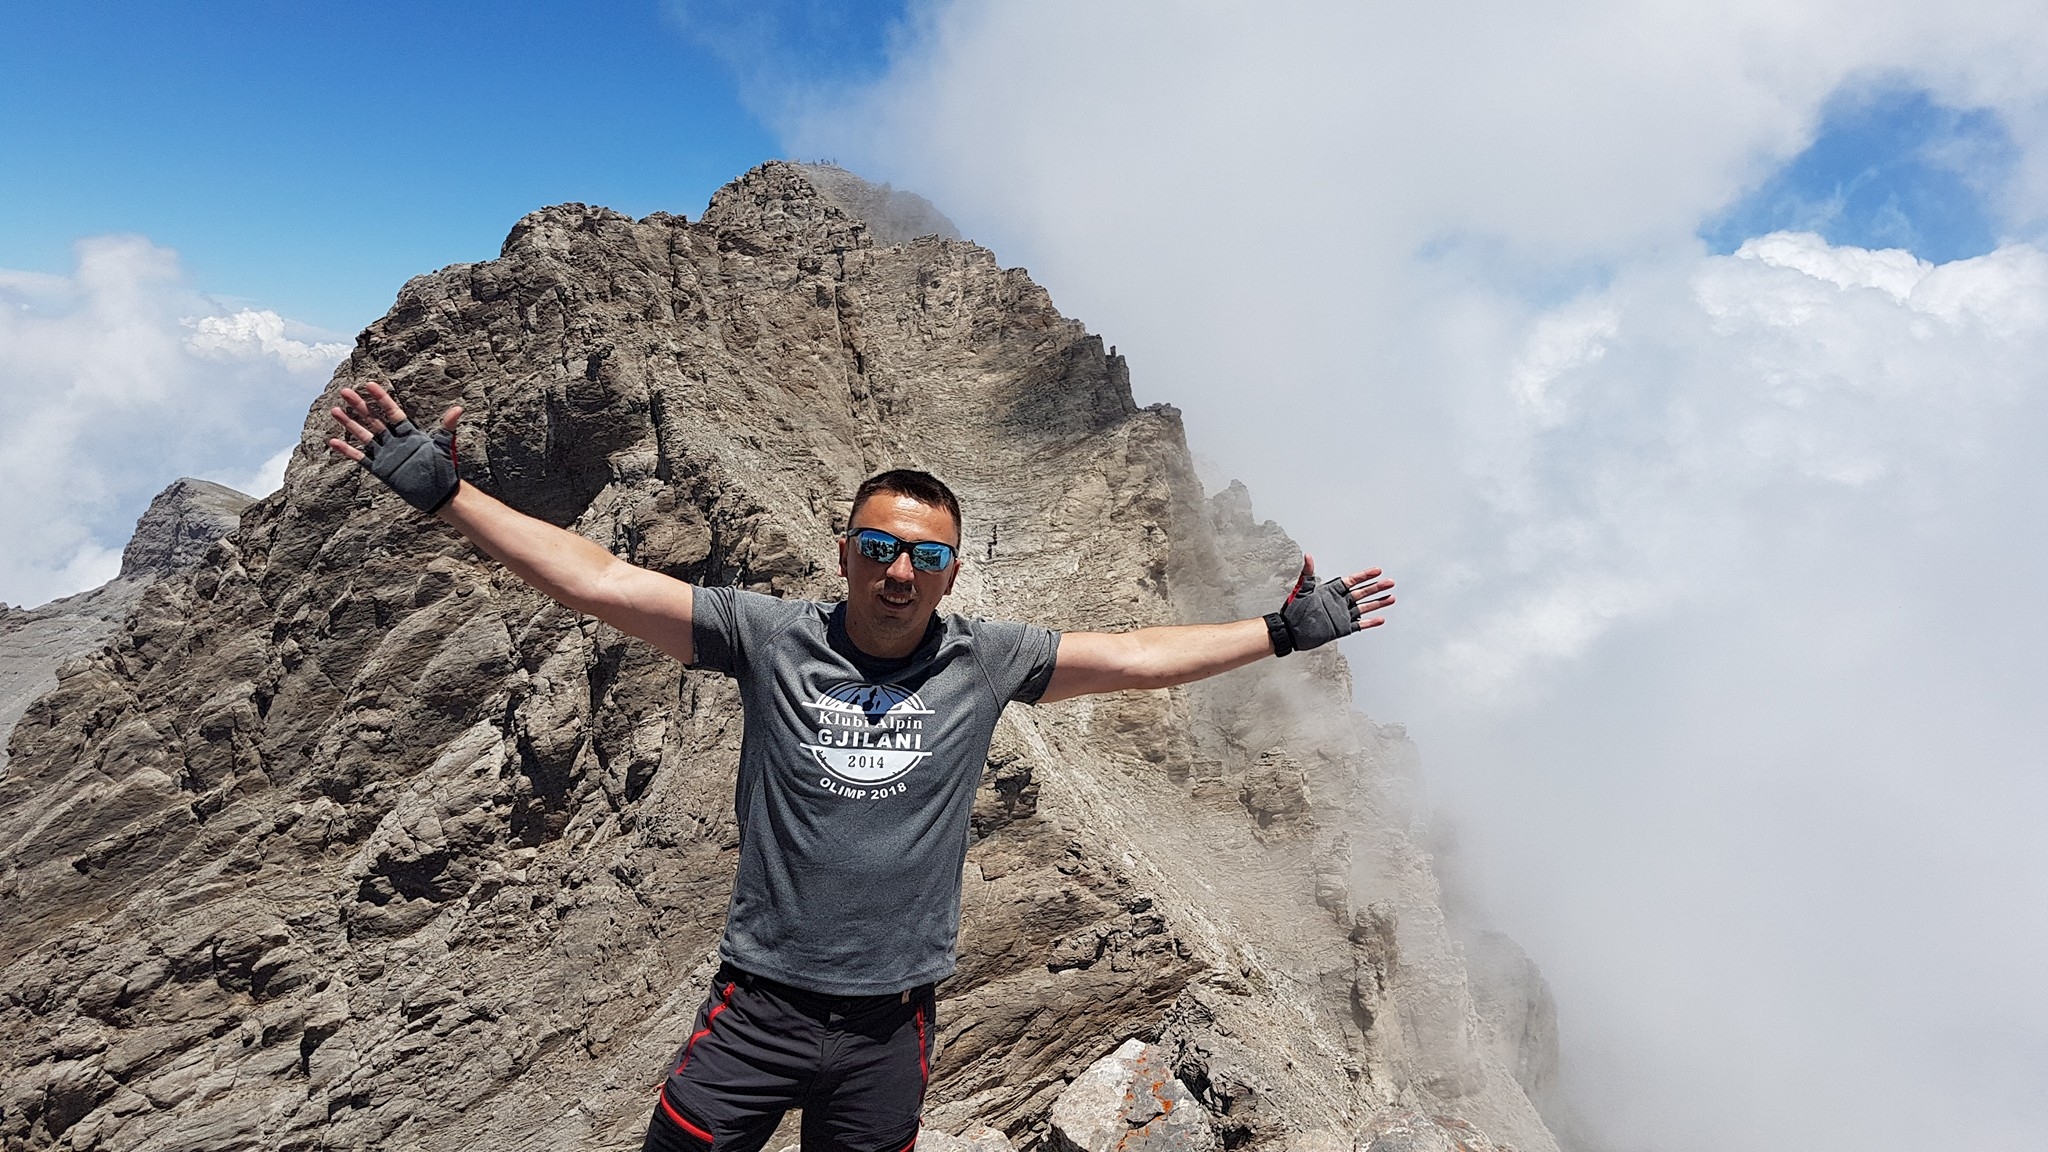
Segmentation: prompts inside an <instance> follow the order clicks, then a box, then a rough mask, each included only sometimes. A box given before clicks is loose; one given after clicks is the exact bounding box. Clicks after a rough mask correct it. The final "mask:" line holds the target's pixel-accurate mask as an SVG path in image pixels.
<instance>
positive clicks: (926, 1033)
mask: <svg viewBox="0 0 2048 1152" xmlns="http://www.w3.org/2000/svg"><path fill="white" fill-rule="evenodd" d="M933 1006H934V1001H933V997H932V986H931V985H929V984H926V985H924V986H922V987H918V988H912V989H910V990H909V991H908V992H902V993H897V994H894V995H888V996H826V995H822V994H820V993H817V992H806V991H804V990H803V989H800V988H792V987H790V986H789V985H787V984H780V983H777V982H776V981H773V980H768V979H765V978H763V977H760V976H754V975H750V974H748V973H746V972H742V971H740V970H739V969H737V968H734V967H733V966H732V965H730V964H725V965H721V966H720V967H719V969H718V975H717V976H716V977H715V978H714V979H713V982H712V988H711V995H710V997H709V998H708V999H707V1000H705V1002H704V1007H703V1008H701V1009H699V1010H698V1012H697V1023H696V1027H694V1028H693V1029H691V1032H690V1038H689V1041H688V1042H687V1043H685V1044H684V1045H683V1047H682V1050H681V1051H679V1052H677V1053H676V1058H675V1060H674V1061H673V1062H672V1063H671V1064H670V1065H669V1074H668V1079H667V1081H666V1082H664V1083H663V1084H662V1086H661V1098H660V1099H659V1100H658V1101H656V1103H655V1107H654V1117H653V1119H652V1120H650V1121H649V1122H648V1126H647V1142H646V1143H645V1144H644V1145H643V1146H642V1148H643V1152H707V1150H709V1152H759V1149H760V1148H761V1146H762V1145H764V1144H766V1143H767V1142H768V1138H769V1137H770V1136H772V1135H774V1133H775V1126H776V1125H777V1124H779V1123H781V1122H782V1114H783V1113H784V1112H786V1111H788V1110H789V1109H791V1108H801V1109H803V1148H804V1152H909V1149H910V1148H911V1146H912V1145H914V1144H916V1143H917V1121H918V1115H919V1113H920V1112H922V1110H923V1108H924V1090H925V1084H926V1083H927V1082H928V1081H929V1080H930V1079H931V1058H932V1042H933V1037H934V1035H935V1033H934V1030H933V1027H932V1019H933Z"/></svg>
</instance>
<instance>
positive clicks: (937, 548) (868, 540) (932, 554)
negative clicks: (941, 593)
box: [847, 528, 953, 572]
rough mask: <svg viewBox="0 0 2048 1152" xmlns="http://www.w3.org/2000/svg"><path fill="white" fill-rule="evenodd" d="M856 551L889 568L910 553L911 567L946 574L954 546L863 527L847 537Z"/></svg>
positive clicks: (951, 564)
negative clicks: (904, 537) (902, 556)
mask: <svg viewBox="0 0 2048 1152" xmlns="http://www.w3.org/2000/svg"><path fill="white" fill-rule="evenodd" d="M847 539H848V540H851V541H853V547H854V550H855V551H857V552H859V553H860V554H861V555H862V556H865V557H867V558H868V559H870V560H873V561H874V562H875V563H877V564H881V565H889V564H894V563H895V562H896V558H897V557H898V556H901V555H903V554H904V553H905V552H908V553H910V566H911V567H912V568H915V569H917V570H918V571H919V572H944V571H945V570H946V569H948V568H951V567H952V566H953V546H952V545H951V544H941V543H939V542H938V541H937V540H918V541H910V540H898V539H897V538H896V537H894V536H891V535H889V534H888V533H887V532H884V531H882V530H881V529H880V528H863V529H861V530H860V531H858V532H855V533H853V534H852V535H851V536H848V537H847Z"/></svg>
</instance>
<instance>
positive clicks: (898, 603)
mask: <svg viewBox="0 0 2048 1152" xmlns="http://www.w3.org/2000/svg"><path fill="white" fill-rule="evenodd" d="M881 597H882V603H884V604H888V605H891V606H892V607H896V608H908V607H910V606H911V605H912V604H915V603H917V592H916V590H914V589H907V590H904V591H900V592H899V591H897V590H896V589H894V588H884V589H882V591H881Z"/></svg>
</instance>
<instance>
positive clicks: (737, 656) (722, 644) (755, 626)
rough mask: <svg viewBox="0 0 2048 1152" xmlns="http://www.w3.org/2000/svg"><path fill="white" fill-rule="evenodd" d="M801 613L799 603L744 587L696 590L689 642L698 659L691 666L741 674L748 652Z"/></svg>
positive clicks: (752, 650) (766, 640) (693, 599)
mask: <svg viewBox="0 0 2048 1152" xmlns="http://www.w3.org/2000/svg"><path fill="white" fill-rule="evenodd" d="M802 610H803V606H802V605H801V604H799V603H797V602H793V601H789V600H781V599H778V598H776V597H774V596H763V595H761V594H760V593H759V592H748V591H746V590H744V589H741V588H704V587H693V588H692V591H691V594H690V643H691V644H692V645H693V647H694V648H695V651H696V656H697V659H696V661H695V662H694V663H692V664H691V667H693V668H706V669H709V670H711V671H713V672H723V673H725V674H726V675H727V676H737V675H739V674H740V670H741V669H742V668H744V667H745V666H746V664H747V661H748V653H749V652H754V651H758V650H759V649H760V646H761V645H762V644H764V643H766V642H768V641H769V640H771V639H772V638H773V637H774V635H775V633H776V632H779V631H781V630H782V629H783V628H784V627H786V626H787V625H788V624H789V622H790V620H791V619H792V618H793V617H794V616H795V615H796V614H797V613H798V612H801V611H802Z"/></svg>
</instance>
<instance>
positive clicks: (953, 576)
mask: <svg viewBox="0 0 2048 1152" xmlns="http://www.w3.org/2000/svg"><path fill="white" fill-rule="evenodd" d="M966 566H967V561H965V560H962V559H960V554H959V553H958V552H955V553H954V554H953V570H952V571H950V572H948V573H946V590H945V591H944V592H941V593H939V595H941V596H946V595H950V594H951V593H952V591H953V581H955V580H958V579H959V578H960V569H962V568H964V567H966Z"/></svg>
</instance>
